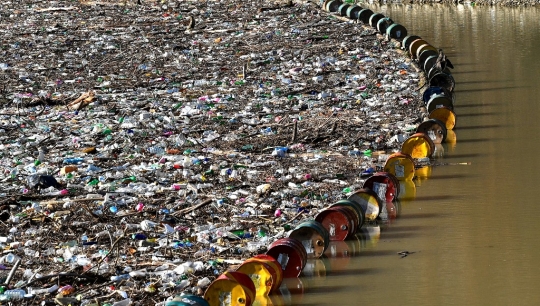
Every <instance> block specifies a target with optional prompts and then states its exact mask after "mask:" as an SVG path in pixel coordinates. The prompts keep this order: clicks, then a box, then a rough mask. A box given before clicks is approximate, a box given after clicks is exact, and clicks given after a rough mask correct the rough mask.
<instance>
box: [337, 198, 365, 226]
mask: <svg viewBox="0 0 540 306" xmlns="http://www.w3.org/2000/svg"><path fill="white" fill-rule="evenodd" d="M332 206H345V207H350V208H351V209H352V210H353V211H354V213H355V214H356V216H358V228H360V227H362V225H364V222H365V218H366V217H365V216H366V212H365V211H364V210H363V209H362V206H360V204H358V203H356V202H353V201H349V200H339V201H337V202H336V203H334V204H332V205H330V207H332Z"/></svg>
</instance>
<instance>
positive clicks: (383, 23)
mask: <svg viewBox="0 0 540 306" xmlns="http://www.w3.org/2000/svg"><path fill="white" fill-rule="evenodd" d="M393 23H394V21H393V20H392V19H390V18H388V17H384V18H381V19H380V20H379V21H377V30H378V31H379V32H380V33H382V34H386V29H388V27H390V26H391V25H392V24H393Z"/></svg>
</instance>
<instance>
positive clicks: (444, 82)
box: [428, 67, 456, 92]
mask: <svg viewBox="0 0 540 306" xmlns="http://www.w3.org/2000/svg"><path fill="white" fill-rule="evenodd" d="M434 69H435V67H433V68H431V70H430V73H431V71H432V70H434ZM435 70H436V69H435ZM428 77H429V86H439V87H442V88H444V89H446V90H448V91H450V92H453V91H454V88H455V87H456V81H455V80H454V77H453V76H452V75H451V74H450V73H448V72H445V71H443V72H440V71H438V70H436V71H435V72H433V74H432V75H431V76H429V73H428Z"/></svg>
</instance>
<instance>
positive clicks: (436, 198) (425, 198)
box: [414, 177, 459, 201]
mask: <svg viewBox="0 0 540 306" xmlns="http://www.w3.org/2000/svg"><path fill="white" fill-rule="evenodd" d="M430 179H431V177H430ZM457 198H459V197H458V196H455V195H438V196H416V198H414V200H415V201H439V200H450V199H457Z"/></svg>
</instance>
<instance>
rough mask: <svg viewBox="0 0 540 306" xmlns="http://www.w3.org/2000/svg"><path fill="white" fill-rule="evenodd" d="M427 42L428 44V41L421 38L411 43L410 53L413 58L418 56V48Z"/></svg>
mask: <svg viewBox="0 0 540 306" xmlns="http://www.w3.org/2000/svg"><path fill="white" fill-rule="evenodd" d="M425 44H427V41H425V40H423V39H421V38H419V39H417V40H415V41H413V42H411V44H410V45H409V55H410V56H411V58H412V59H415V58H416V51H417V50H418V48H420V46H422V45H425Z"/></svg>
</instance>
